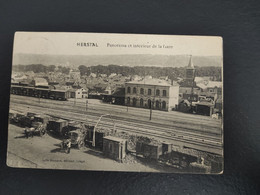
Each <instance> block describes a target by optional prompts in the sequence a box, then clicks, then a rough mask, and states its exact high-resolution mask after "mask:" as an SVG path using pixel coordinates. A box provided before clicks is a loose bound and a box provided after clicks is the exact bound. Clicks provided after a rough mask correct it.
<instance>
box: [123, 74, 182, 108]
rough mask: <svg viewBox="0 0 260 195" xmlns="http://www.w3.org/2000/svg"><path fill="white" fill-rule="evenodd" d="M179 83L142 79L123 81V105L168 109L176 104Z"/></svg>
mask: <svg viewBox="0 0 260 195" xmlns="http://www.w3.org/2000/svg"><path fill="white" fill-rule="evenodd" d="M178 101H179V85H178V84H170V83H168V82H167V81H165V80H159V79H143V80H139V81H130V82H126V83H125V105H127V106H133V107H141V108H151V109H156V110H164V111H169V110H172V109H173V108H175V106H176V105H178Z"/></svg>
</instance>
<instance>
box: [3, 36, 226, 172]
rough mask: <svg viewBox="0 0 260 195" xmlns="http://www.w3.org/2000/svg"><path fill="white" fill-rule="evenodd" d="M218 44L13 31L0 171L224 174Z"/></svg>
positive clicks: (215, 40)
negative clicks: (3, 163)
mask: <svg viewBox="0 0 260 195" xmlns="http://www.w3.org/2000/svg"><path fill="white" fill-rule="evenodd" d="M223 162H224V156H223V42H222V38H221V37H213V36H175V35H147V34H108V33H55V32H16V33H15V38H14V48H13V65H12V76H11V86H10V113H9V130H8V151H7V165H8V166H10V167H21V168H38V169H70V170H95V171H124V172H166V173H204V174H221V173H223V167H224V166H223Z"/></svg>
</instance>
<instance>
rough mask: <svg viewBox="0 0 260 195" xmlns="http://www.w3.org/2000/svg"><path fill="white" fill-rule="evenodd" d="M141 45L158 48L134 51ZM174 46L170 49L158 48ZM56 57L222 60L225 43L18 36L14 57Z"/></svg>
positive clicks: (68, 35)
mask: <svg viewBox="0 0 260 195" xmlns="http://www.w3.org/2000/svg"><path fill="white" fill-rule="evenodd" d="M88 42H90V43H97V45H98V47H80V46H77V43H88ZM108 43H109V44H121V45H127V46H128V45H130V44H131V45H132V47H127V48H124V47H107V44H108ZM134 44H138V45H151V46H152V45H155V46H157V48H133V45H134ZM158 45H161V46H163V45H164V46H171V48H158ZM16 53H26V54H53V55H120V54H163V55H194V56H222V39H221V38H220V37H213V36H174V35H141V34H106V33H48V32H17V33H16V34H15V41H14V54H16Z"/></svg>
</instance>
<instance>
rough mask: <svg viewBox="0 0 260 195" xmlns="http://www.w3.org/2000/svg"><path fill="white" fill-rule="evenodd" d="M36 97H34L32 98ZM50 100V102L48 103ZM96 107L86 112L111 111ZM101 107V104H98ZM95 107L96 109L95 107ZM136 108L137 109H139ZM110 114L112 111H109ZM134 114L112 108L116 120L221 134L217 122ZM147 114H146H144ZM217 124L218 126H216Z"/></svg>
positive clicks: (15, 100) (97, 114) (213, 134)
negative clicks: (148, 116) (207, 122)
mask: <svg viewBox="0 0 260 195" xmlns="http://www.w3.org/2000/svg"><path fill="white" fill-rule="evenodd" d="M34 99H36V98H34ZM14 102H16V103H23V104H25V103H27V104H32V103H33V102H34V105H40V104H39V102H35V101H31V100H30V101H29V100H23V101H21V100H17V99H14ZM50 102H51V103H50ZM50 102H46V103H47V104H48V105H47V106H48V107H51V105H52V106H55V107H56V106H58V105H60V106H62V107H63V108H65V107H66V108H67V109H69V110H71V111H72V110H75V111H76V110H81V111H82V110H85V106H81V105H76V106H74V105H72V104H69V105H67V104H62V102H57V101H55V102H54V103H53V101H50ZM43 103H45V102H41V104H43ZM102 106H103V105H102ZM96 107H98V106H97V104H95V105H94V108H90V107H89V108H88V114H89V115H95V116H100V114H104V113H111V108H110V110H102V109H101V108H96ZM100 107H101V106H100ZM95 108H96V109H95ZM139 110H142V109H139ZM139 110H138V111H139ZM111 114H112V113H111ZM122 114H124V115H126V116H125V117H122V116H121V115H122ZM134 114H135V115H134V116H133V115H132V114H129V113H126V112H124V113H122V112H117V111H115V110H114V109H113V117H114V118H115V119H117V120H121V121H125V122H135V123H139V122H140V123H143V124H147V125H153V126H155V127H157V128H162V127H165V128H174V130H180V131H185V132H198V133H200V134H204V135H206V134H208V135H212V136H221V133H222V132H221V128H220V126H221V125H220V124H219V125H217V124H213V125H214V126H212V125H206V124H203V123H202V122H200V121H197V123H199V124H195V123H194V122H193V123H190V122H189V121H188V122H187V121H186V118H185V120H184V119H182V122H181V121H178V120H177V121H176V118H175V117H174V118H169V117H168V118H167V117H166V116H161V117H157V116H154V118H153V120H152V121H147V120H143V118H144V116H143V115H142V116H140V117H138V116H136V114H138V112H137V113H134ZM162 114H165V112H163V113H162ZM146 115H147V114H146ZM216 126H218V127H216Z"/></svg>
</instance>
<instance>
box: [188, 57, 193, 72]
mask: <svg viewBox="0 0 260 195" xmlns="http://www.w3.org/2000/svg"><path fill="white" fill-rule="evenodd" d="M188 68H189V69H194V65H193V62H192V55H190V61H189V64H188Z"/></svg>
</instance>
